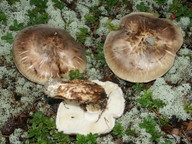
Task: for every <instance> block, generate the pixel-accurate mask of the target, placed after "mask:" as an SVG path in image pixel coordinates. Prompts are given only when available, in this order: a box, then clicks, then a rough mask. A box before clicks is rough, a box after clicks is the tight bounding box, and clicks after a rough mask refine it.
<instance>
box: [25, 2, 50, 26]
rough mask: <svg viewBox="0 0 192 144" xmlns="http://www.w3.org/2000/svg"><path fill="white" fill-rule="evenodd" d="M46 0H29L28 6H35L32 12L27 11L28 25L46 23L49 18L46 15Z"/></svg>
mask: <svg viewBox="0 0 192 144" xmlns="http://www.w3.org/2000/svg"><path fill="white" fill-rule="evenodd" d="M47 2H48V0H41V1H39V0H30V4H31V5H34V6H36V7H35V8H34V9H32V10H28V16H29V22H28V25H35V24H44V23H47V22H48V19H49V16H48V14H47V13H46V11H45V10H46V8H47Z"/></svg>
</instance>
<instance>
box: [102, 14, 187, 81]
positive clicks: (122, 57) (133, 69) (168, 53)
mask: <svg viewBox="0 0 192 144" xmlns="http://www.w3.org/2000/svg"><path fill="white" fill-rule="evenodd" d="M182 43H183V37H182V32H181V29H180V28H179V27H178V26H177V25H176V24H174V23H173V22H172V21H170V20H167V19H163V18H157V17H155V16H153V15H152V14H150V13H144V12H133V13H131V14H129V15H126V16H124V17H123V18H122V19H121V22H120V30H118V31H112V32H110V33H109V34H108V36H107V38H106V41H105V44H104V54H105V58H106V62H107V64H108V66H109V68H110V69H111V70H112V71H113V72H114V73H115V74H116V75H117V76H118V77H120V78H121V79H124V80H126V81H130V82H149V81H152V80H154V79H156V78H158V77H160V76H162V75H164V74H165V73H166V72H167V71H168V70H169V69H170V68H171V67H172V65H173V62H174V59H175V56H176V52H177V50H178V49H179V48H180V47H181V45H182Z"/></svg>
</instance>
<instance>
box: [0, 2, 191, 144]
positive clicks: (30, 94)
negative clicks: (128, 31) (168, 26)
mask: <svg viewBox="0 0 192 144" xmlns="http://www.w3.org/2000/svg"><path fill="white" fill-rule="evenodd" d="M133 11H143V12H150V13H154V14H155V15H158V16H159V17H161V18H167V19H171V20H172V21H174V22H175V23H176V24H177V25H179V26H180V27H181V29H182V32H183V37H184V43H183V45H182V47H181V49H180V50H179V51H178V52H177V56H176V59H175V62H174V65H173V67H172V68H171V69H170V70H169V71H168V72H167V73H166V74H165V75H164V76H162V77H160V78H158V79H156V80H154V81H152V82H149V83H145V84H134V83H130V82H126V81H124V80H121V79H119V78H118V77H117V76H115V75H114V74H113V73H112V72H111V70H110V69H109V68H108V66H107V64H106V63H105V59H104V55H103V44H104V41H105V39H106V36H107V34H108V33H109V32H110V31H112V30H116V29H118V26H119V21H120V19H121V18H122V17H123V16H124V15H126V14H129V13H130V12H133ZM40 23H47V24H49V25H50V26H52V27H56V28H62V29H65V30H67V31H68V32H69V33H70V34H71V35H72V36H73V37H74V38H75V39H76V40H77V41H78V42H79V43H82V45H84V46H85V48H86V56H87V61H88V66H87V69H86V72H85V74H84V75H85V77H86V78H87V79H89V80H93V79H99V80H102V81H112V82H114V83H117V84H118V85H119V86H120V87H121V88H122V90H123V92H124V97H125V99H126V107H125V112H124V114H123V115H122V117H120V118H118V119H117V126H116V128H115V130H113V132H111V133H109V134H106V135H102V136H98V137H97V139H96V141H97V143H98V144H122V143H126V144H151V143H160V144H171V143H172V144H176V143H178V144H179V143H182V144H190V143H191V142H192V141H191V140H192V116H191V114H192V104H191V102H192V90H191V86H192V61H191V59H192V2H191V1H190V0H153V1H152V0H143V1H141V0H120V1H118V0H106V1H103V0H61V1H59V0H0V129H1V132H0V143H1V144H5V143H6V144H9V143H10V144H22V143H26V142H25V141H26V140H28V142H29V143H30V142H31V143H32V142H35V141H34V139H33V137H31V138H29V135H28V131H29V129H31V125H30V124H29V123H28V120H29V119H31V118H32V115H33V114H34V113H35V112H38V111H41V112H42V113H43V114H44V115H45V116H47V117H49V118H53V119H54V118H55V115H56V111H57V107H58V104H59V103H60V101H57V100H53V99H50V98H47V96H46V95H45V94H44V92H43V86H42V85H38V84H35V83H33V82H30V81H29V80H27V79H25V78H24V77H23V76H22V75H21V74H20V73H19V72H18V70H17V69H16V66H15V65H14V62H13V57H12V43H13V40H14V37H15V35H16V34H17V33H18V32H19V31H20V30H21V29H23V28H24V27H27V26H30V25H35V24H40ZM138 99H140V100H138ZM115 131H117V132H115ZM70 139H71V142H70V143H78V142H77V141H78V140H75V136H70ZM56 141H57V139H56V140H55V141H54V142H52V141H51V140H50V141H49V143H57V142H56ZM36 143H38V142H36ZM45 143H46V142H45ZM79 143H80V142H79ZM87 143H88V142H87ZM92 143H95V142H92Z"/></svg>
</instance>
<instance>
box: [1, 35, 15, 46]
mask: <svg viewBox="0 0 192 144" xmlns="http://www.w3.org/2000/svg"><path fill="white" fill-rule="evenodd" d="M1 39H2V40H5V41H6V42H7V43H10V44H12V43H13V36H12V33H9V32H7V34H6V35H4V36H2V37H1Z"/></svg>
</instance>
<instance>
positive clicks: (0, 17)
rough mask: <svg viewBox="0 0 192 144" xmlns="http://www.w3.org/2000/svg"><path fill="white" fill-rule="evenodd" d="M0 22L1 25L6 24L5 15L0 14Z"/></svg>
mask: <svg viewBox="0 0 192 144" xmlns="http://www.w3.org/2000/svg"><path fill="white" fill-rule="evenodd" d="M0 22H2V23H3V24H6V22H7V16H6V14H5V13H0Z"/></svg>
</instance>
